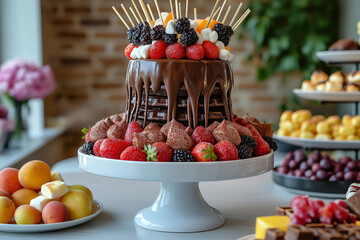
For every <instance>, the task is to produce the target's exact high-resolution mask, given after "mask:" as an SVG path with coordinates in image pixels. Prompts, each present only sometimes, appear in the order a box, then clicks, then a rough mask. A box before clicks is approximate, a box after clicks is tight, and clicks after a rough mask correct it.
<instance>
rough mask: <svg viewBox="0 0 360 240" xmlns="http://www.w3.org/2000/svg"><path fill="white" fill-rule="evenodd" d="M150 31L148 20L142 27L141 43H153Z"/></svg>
mask: <svg viewBox="0 0 360 240" xmlns="http://www.w3.org/2000/svg"><path fill="white" fill-rule="evenodd" d="M150 31H151V28H150V26H149V25H148V23H147V22H146V26H143V27H142V28H141V33H140V44H141V45H148V44H151V43H152V40H151V37H150Z"/></svg>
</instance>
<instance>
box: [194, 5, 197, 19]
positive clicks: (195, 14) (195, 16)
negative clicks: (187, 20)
mask: <svg viewBox="0 0 360 240" xmlns="http://www.w3.org/2000/svg"><path fill="white" fill-rule="evenodd" d="M194 19H197V11H196V8H194Z"/></svg>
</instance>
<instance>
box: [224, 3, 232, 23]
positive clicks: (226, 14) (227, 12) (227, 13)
mask: <svg viewBox="0 0 360 240" xmlns="http://www.w3.org/2000/svg"><path fill="white" fill-rule="evenodd" d="M230 9H231V5H230V6H229V7H228V9H227V11H226V13H225V16H224V18H223V20H222V23H223V24H225V21H226V18H227V17H228V15H229V12H230Z"/></svg>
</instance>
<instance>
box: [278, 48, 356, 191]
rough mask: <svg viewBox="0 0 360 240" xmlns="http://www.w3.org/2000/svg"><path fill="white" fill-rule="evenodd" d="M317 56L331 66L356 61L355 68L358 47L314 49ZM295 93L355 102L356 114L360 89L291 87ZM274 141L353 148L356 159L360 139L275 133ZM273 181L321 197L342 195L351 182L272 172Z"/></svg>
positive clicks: (322, 100)
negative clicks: (334, 89) (304, 136)
mask: <svg viewBox="0 0 360 240" xmlns="http://www.w3.org/2000/svg"><path fill="white" fill-rule="evenodd" d="M316 55H317V57H318V58H319V59H320V60H322V61H324V62H326V63H327V64H331V65H340V64H355V67H356V70H359V66H360V50H344V51H323V52H317V54H316ZM293 92H294V94H296V95H297V96H299V97H301V98H303V99H307V100H315V101H319V102H320V103H354V105H355V115H358V114H359V102H360V91H359V92H320V91H303V90H301V89H294V90H293ZM274 138H275V139H276V140H277V141H280V142H284V143H287V144H290V145H295V146H299V147H303V148H305V149H320V150H353V151H355V157H356V159H358V158H359V155H358V154H359V150H360V141H337V140H315V139H305V138H294V137H286V136H276V135H275V136H274ZM273 179H274V181H275V182H276V183H277V184H279V185H281V186H283V187H287V188H290V189H291V190H292V191H294V192H297V191H306V192H310V194H311V193H312V194H313V195H317V196H322V197H343V194H344V193H343V191H344V190H346V189H347V187H348V186H349V185H350V184H351V182H347V181H337V182H329V181H312V180H309V179H303V178H295V177H291V176H287V175H283V174H278V173H276V172H274V174H273Z"/></svg>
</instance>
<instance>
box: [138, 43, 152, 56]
mask: <svg viewBox="0 0 360 240" xmlns="http://www.w3.org/2000/svg"><path fill="white" fill-rule="evenodd" d="M150 47H151V45H145V46H142V48H141V50H140V55H141V57H140V59H147V58H149V49H150Z"/></svg>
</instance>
